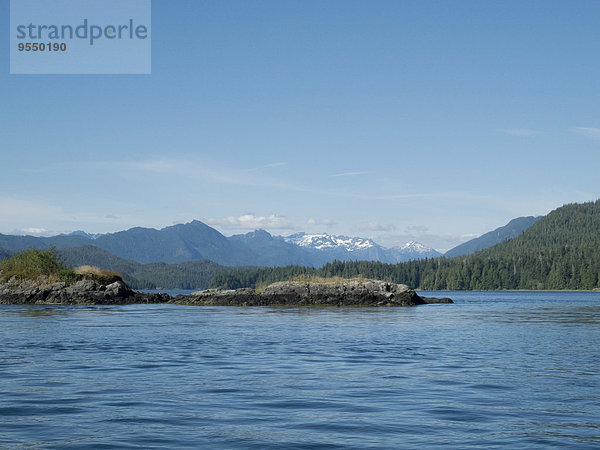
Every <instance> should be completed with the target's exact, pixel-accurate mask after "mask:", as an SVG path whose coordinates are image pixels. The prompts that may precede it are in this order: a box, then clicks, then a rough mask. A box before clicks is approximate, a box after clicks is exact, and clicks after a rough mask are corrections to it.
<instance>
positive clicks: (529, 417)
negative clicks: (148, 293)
mask: <svg viewBox="0 0 600 450" xmlns="http://www.w3.org/2000/svg"><path fill="white" fill-rule="evenodd" d="M425 294H426V295H427V294H428V295H436V293H425ZM437 295H438V296H440V293H437ZM442 295H443V296H450V297H451V298H453V299H454V300H455V301H456V303H455V304H453V305H426V306H419V307H414V308H243V307H240V308H235V307H229V308H227V307H187V306H175V305H132V306H112V307H44V306H35V307H25V306H1V307H0V339H1V341H0V342H1V345H0V447H1V448H78V449H82V448H86V449H87V448H89V449H101V448H144V449H146V448H210V449H219V448H236V449H237V448H243V449H270V448H286V449H294V448H298V449H305V448H306V449H309V448H314V449H355V448H360V449H369V448H373V449H384V448H390V449H391V448H441V447H445V448H447V447H454V448H501V447H504V448H510V449H514V448H527V449H531V448H569V449H576V448H590V449H591V448H599V447H600V352H599V345H600V293H589V292H588V293H586V292H580V293H578V292H500V293H498V292H444V293H442Z"/></svg>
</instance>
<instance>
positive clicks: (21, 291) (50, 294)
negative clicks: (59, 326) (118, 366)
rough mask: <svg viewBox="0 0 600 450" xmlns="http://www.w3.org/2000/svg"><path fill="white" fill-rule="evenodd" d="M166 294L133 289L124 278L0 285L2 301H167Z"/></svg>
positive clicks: (51, 302)
mask: <svg viewBox="0 0 600 450" xmlns="http://www.w3.org/2000/svg"><path fill="white" fill-rule="evenodd" d="M171 299H172V298H171V297H170V296H169V295H167V294H146V293H142V292H138V291H134V290H132V289H130V288H129V287H128V286H127V285H126V284H125V283H124V282H123V281H116V282H114V283H110V284H108V285H103V284H100V283H97V282H95V281H92V280H80V281H78V282H76V283H73V284H67V283H64V282H58V283H49V282H48V280H47V279H46V278H45V277H40V278H39V279H38V280H36V281H32V280H27V281H23V282H19V281H17V280H15V279H12V280H10V281H8V282H7V283H4V284H0V304H20V305H23V304H29V305H35V304H43V305H48V304H52V305H116V304H127V303H167V302H169V300H171Z"/></svg>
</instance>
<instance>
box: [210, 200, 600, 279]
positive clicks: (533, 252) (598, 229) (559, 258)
mask: <svg viewBox="0 0 600 450" xmlns="http://www.w3.org/2000/svg"><path fill="white" fill-rule="evenodd" d="M301 273H311V274H317V275H320V276H333V275H337V276H343V277H354V276H361V275H362V276H365V277H369V278H379V279H384V280H389V281H394V282H397V283H405V284H408V285H409V286H413V287H416V288H420V289H594V288H600V282H599V275H600V201H596V202H589V203H583V204H570V205H565V206H563V207H561V208H558V209H556V210H555V211H552V212H551V213H550V214H548V215H547V216H545V217H543V218H542V219H540V220H539V221H538V222H536V223H535V224H534V225H533V226H531V227H530V228H528V229H527V230H526V231H525V232H524V233H523V234H521V235H520V236H518V237H516V238H514V239H512V240H509V241H506V242H503V243H501V244H498V245H496V246H494V247H490V248H488V249H485V250H482V251H480V252H477V253H474V254H472V255H467V256H460V257H457V258H436V259H428V260H422V261H411V262H407V263H400V264H381V263H373V262H334V263H331V264H327V265H326V266H324V267H323V268H321V269H307V268H304V267H297V266H290V267H282V268H274V269H261V270H256V271H243V272H238V273H235V274H229V275H226V274H223V275H218V276H216V277H215V279H213V283H212V284H213V286H228V287H243V286H254V285H260V284H268V283H269V282H273V281H278V280H283V279H288V278H291V277H293V276H296V275H298V274H301Z"/></svg>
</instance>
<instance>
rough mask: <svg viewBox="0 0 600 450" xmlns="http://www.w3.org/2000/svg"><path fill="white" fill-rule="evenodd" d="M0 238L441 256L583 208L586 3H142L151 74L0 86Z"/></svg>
mask: <svg viewBox="0 0 600 450" xmlns="http://www.w3.org/2000/svg"><path fill="white" fill-rule="evenodd" d="M0 1H1V2H0V27H1V28H2V29H3V30H5V31H4V33H3V35H4V36H5V39H6V42H5V45H2V46H0V64H1V68H0V105H1V106H0V139H1V140H0V151H1V161H2V177H0V210H1V211H2V214H1V216H0V232H1V233H14V232H23V231H22V230H29V231H30V232H32V233H33V232H35V231H36V230H37V231H38V232H42V233H49V232H53V233H57V232H65V231H72V230H76V229H85V230H86V231H89V232H111V231H117V230H122V229H126V228H129V227H132V226H148V227H157V228H159V227H164V226H168V225H171V224H173V223H180V222H185V221H189V220H192V219H199V220H202V221H204V222H206V223H208V224H210V225H212V226H214V227H215V228H217V229H219V230H220V231H222V232H223V233H224V234H227V235H229V234H235V233H240V232H246V231H250V230H252V229H254V228H264V229H266V230H268V231H270V232H272V233H274V234H288V233H291V232H294V231H300V230H303V231H309V232H318V231H325V232H329V233H335V234H348V235H356V236H363V237H371V238H374V239H375V240H377V241H378V242H380V243H381V244H384V245H389V246H392V245H398V244H402V243H403V242H405V241H407V240H409V239H416V240H418V241H420V242H423V243H424V244H427V245H430V246H432V247H434V248H437V249H439V250H445V249H448V248H451V247H452V246H454V245H456V244H458V243H459V242H462V241H465V240H467V239H469V238H471V237H473V236H476V235H479V234H482V233H484V232H486V231H489V230H491V229H493V228H496V227H498V226H501V225H503V224H505V223H506V222H508V221H509V220H510V219H512V218H514V217H518V216H523V215H541V214H546V213H548V212H549V211H550V210H552V209H554V208H556V207H559V206H561V205H562V204H564V203H571V202H580V201H586V200H595V199H596V198H598V197H600V185H599V184H600V183H599V181H598V180H599V177H598V169H599V164H598V161H599V159H600V158H599V156H600V95H599V94H600V56H599V51H598V48H599V43H600V27H599V26H598V20H599V18H600V2H598V1H566V0H565V1H549V0H544V1H527V2H523V1H502V2H495V1H494V2H492V1H483V2H482V1H400V0H398V1H349V0H344V1H333V0H320V1H307V0H305V1H287V0H276V1H247V0H246V1H229V0H218V1H217V0H215V1H200V0H176V1H167V0H154V1H153V2H152V74H151V75H9V54H8V52H9V44H8V32H7V30H8V27H9V19H8V16H9V2H8V0H0Z"/></svg>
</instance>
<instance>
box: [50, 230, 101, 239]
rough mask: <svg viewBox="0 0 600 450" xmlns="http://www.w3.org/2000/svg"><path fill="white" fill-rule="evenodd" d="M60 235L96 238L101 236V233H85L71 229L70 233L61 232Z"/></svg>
mask: <svg viewBox="0 0 600 450" xmlns="http://www.w3.org/2000/svg"><path fill="white" fill-rule="evenodd" d="M60 236H83V237H85V238H88V239H98V238H99V237H100V236H102V234H101V233H86V232H85V231H82V230H76V231H71V232H70V233H63V234H61V235H60Z"/></svg>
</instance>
